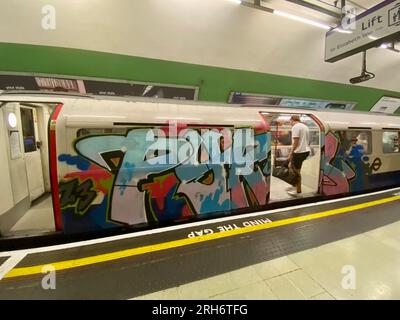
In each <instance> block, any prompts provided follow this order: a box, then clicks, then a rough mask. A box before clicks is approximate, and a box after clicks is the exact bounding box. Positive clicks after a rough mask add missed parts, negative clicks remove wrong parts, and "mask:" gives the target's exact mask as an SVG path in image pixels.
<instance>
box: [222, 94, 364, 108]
mask: <svg viewBox="0 0 400 320" xmlns="http://www.w3.org/2000/svg"><path fill="white" fill-rule="evenodd" d="M228 102H229V103H231V104H243V105H251V104H253V105H269V106H280V107H291V108H306V109H340V110H352V109H354V107H355V105H356V103H354V102H345V101H324V100H314V99H307V98H295V97H281V96H273V95H262V94H251V93H241V92H232V93H231V95H230V98H229V101H228Z"/></svg>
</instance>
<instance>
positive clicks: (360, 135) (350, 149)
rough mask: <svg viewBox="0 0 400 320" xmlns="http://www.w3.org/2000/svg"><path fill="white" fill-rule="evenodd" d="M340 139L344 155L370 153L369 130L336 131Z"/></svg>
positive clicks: (352, 155) (353, 155) (370, 135)
mask: <svg viewBox="0 0 400 320" xmlns="http://www.w3.org/2000/svg"><path fill="white" fill-rule="evenodd" d="M336 134H337V135H338V137H339V139H340V148H341V149H342V152H341V153H342V154H343V155H344V156H347V157H350V158H353V157H355V156H357V155H366V154H371V152H372V134H371V131H358V130H347V131H337V132H336Z"/></svg>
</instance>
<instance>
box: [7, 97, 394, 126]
mask: <svg viewBox="0 0 400 320" xmlns="http://www.w3.org/2000/svg"><path fill="white" fill-rule="evenodd" d="M0 101H26V102H32V103H40V102H52V103H57V102H59V103H63V104H65V105H66V106H69V107H68V109H67V110H64V111H65V112H63V113H64V115H65V116H67V117H68V120H67V123H70V124H72V123H75V124H76V125H77V124H78V123H80V124H81V125H83V124H84V123H86V124H89V123H90V121H93V119H92V120H90V118H95V119H96V125H97V126H99V125H101V124H104V125H105V124H106V123H107V124H108V125H107V126H109V125H110V124H111V125H112V124H113V123H115V122H120V123H139V122H140V123H162V122H166V121H168V120H169V119H175V120H182V121H187V122H189V123H202V124H221V125H223V124H231V125H232V124H234V125H247V124H250V123H254V121H256V122H261V121H262V120H261V119H260V116H259V112H265V113H268V112H279V113H283V114H295V113H299V114H313V115H315V116H316V117H317V118H318V119H319V120H320V121H321V122H322V123H323V124H324V126H325V129H326V130H329V129H338V130H340V129H342V130H343V129H348V128H368V129H382V128H388V129H389V128H390V129H399V128H400V117H399V116H395V115H388V114H382V113H372V112H359V111H341V110H330V109H323V110H314V109H296V108H293V107H281V106H266V105H232V104H222V103H211V102H199V101H186V100H184V101H180V100H166V99H149V98H136V97H134V98H132V97H129V98H124V97H102V96H101V97H99V96H90V95H70V94H65V93H42V92H35V93H32V92H12V93H10V92H3V93H0ZM94 102H95V103H94ZM100 109H101V111H100ZM205 109H207V110H205Z"/></svg>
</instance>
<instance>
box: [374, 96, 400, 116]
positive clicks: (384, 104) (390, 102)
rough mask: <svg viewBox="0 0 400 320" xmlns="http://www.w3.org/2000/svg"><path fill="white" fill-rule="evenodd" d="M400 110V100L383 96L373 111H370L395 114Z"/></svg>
mask: <svg viewBox="0 0 400 320" xmlns="http://www.w3.org/2000/svg"><path fill="white" fill-rule="evenodd" d="M399 108H400V98H393V97H385V96H383V97H382V98H380V99H379V101H378V102H377V103H376V104H375V105H374V106H373V107H372V109H371V110H370V111H373V112H383V113H395V112H396V111H397V110H398V109H399Z"/></svg>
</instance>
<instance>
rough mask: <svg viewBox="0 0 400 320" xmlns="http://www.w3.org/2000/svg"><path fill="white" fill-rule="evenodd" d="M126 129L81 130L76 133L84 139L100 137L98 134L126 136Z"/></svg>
mask: <svg viewBox="0 0 400 320" xmlns="http://www.w3.org/2000/svg"><path fill="white" fill-rule="evenodd" d="M125 133H126V129H121V128H108V129H93V128H90V129H79V130H78V131H77V132H76V137H77V138H79V137H84V136H87V135H98V134H125Z"/></svg>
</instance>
